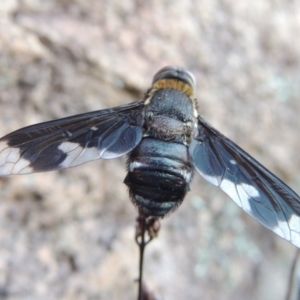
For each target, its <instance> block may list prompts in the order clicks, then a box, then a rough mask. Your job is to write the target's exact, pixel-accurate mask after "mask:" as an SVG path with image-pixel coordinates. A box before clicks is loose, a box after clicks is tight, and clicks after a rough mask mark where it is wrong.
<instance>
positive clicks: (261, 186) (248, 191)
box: [189, 116, 300, 247]
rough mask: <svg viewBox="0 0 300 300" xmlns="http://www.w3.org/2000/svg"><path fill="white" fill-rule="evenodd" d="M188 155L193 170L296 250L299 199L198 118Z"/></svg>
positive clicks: (299, 239)
mask: <svg viewBox="0 0 300 300" xmlns="http://www.w3.org/2000/svg"><path fill="white" fill-rule="evenodd" d="M189 151H190V156H191V158H192V160H193V163H194V166H195V168H196V169H197V171H198V172H199V173H200V174H201V175H202V176H203V177H204V178H205V179H206V180H207V181H209V182H210V183H212V184H214V185H216V186H218V187H219V188H221V189H222V190H223V191H224V192H225V193H226V194H227V195H228V196H229V197H230V198H231V199H232V200H233V201H234V202H235V203H236V204H237V205H239V206H240V207H241V208H243V209H244V210H245V211H246V212H247V213H248V214H249V215H251V216H252V217H253V218H255V219H256V220H257V221H259V222H260V223H261V224H263V225H264V226H266V227H267V228H269V229H271V230H272V231H274V232H275V233H276V234H278V235H279V236H281V237H282V238H284V239H286V240H288V241H290V242H291V243H293V244H294V245H296V246H297V247H300V217H299V216H300V197H299V196H298V195H297V194H296V193H295V192H294V191H293V190H292V189H290V188H289V187H288V186H287V185H286V184H285V183H283V182H282V181H281V180H280V179H279V178H277V177H276V176H275V175H274V174H272V173H271V172H270V171H268V170H267V169H266V168H264V167H263V166H262V165H261V164H260V163H259V162H257V161H256V160H255V159H254V158H252V157H251V156H250V155H249V154H247V153H246V152H245V151H243V150H242V149H241V148H240V147H239V146H237V145H236V144H235V143H233V142H232V141H230V140H229V139H228V138H226V137H225V136H223V135H222V134H221V133H220V132H218V131H217V130H215V129H214V128H213V127H211V125H209V124H208V123H207V122H206V121H205V120H203V119H202V118H201V117H200V116H199V117H198V133H197V135H196V137H195V139H194V141H193V142H192V143H191V146H190V149H189Z"/></svg>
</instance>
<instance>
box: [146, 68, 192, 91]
mask: <svg viewBox="0 0 300 300" xmlns="http://www.w3.org/2000/svg"><path fill="white" fill-rule="evenodd" d="M162 79H176V80H180V81H183V82H184V83H186V84H188V85H189V86H190V87H191V88H192V90H193V91H194V90H195V89H196V80H195V77H194V75H193V74H192V73H191V72H189V71H188V70H185V69H182V68H179V67H176V66H168V67H164V68H162V69H161V70H159V71H158V72H157V73H156V74H155V75H154V77H153V82H152V84H154V83H155V82H156V81H159V80H162Z"/></svg>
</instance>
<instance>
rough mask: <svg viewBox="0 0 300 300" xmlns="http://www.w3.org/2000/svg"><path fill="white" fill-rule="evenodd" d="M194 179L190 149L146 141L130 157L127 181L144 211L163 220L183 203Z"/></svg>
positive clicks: (180, 145)
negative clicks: (189, 154)
mask: <svg viewBox="0 0 300 300" xmlns="http://www.w3.org/2000/svg"><path fill="white" fill-rule="evenodd" d="M192 176H193V167H192V166H191V164H190V161H189V156H188V149H187V146H185V145H183V144H179V143H175V142H171V141H163V140H159V139H154V138H143V139H142V141H141V143H140V144H139V145H138V146H137V147H136V148H135V149H134V150H133V151H132V152H131V153H130V155H129V157H128V173H127V176H126V178H125V181H124V182H125V184H126V185H127V186H128V187H129V193H130V196H131V199H132V201H133V203H134V204H136V205H137V206H138V207H139V209H140V210H141V212H143V213H144V214H145V215H146V216H156V217H163V216H164V215H165V214H167V213H168V212H171V211H173V210H174V209H175V208H176V207H177V206H178V205H179V204H180V203H181V202H182V200H183V198H184V196H185V194H186V193H187V191H189V185H190V182H191V179H192Z"/></svg>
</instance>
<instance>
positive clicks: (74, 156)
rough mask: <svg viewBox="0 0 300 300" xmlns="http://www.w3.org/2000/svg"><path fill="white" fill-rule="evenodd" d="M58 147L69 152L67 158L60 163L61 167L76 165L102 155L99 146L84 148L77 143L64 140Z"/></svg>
mask: <svg viewBox="0 0 300 300" xmlns="http://www.w3.org/2000/svg"><path fill="white" fill-rule="evenodd" d="M58 149H59V150H61V151H63V152H64V153H66V154H68V155H67V157H66V159H65V160H64V161H63V162H62V163H61V164H60V165H59V166H60V167H61V168H69V167H75V166H78V165H81V164H83V163H85V162H88V161H91V160H95V159H98V158H100V157H101V155H100V152H99V150H98V149H97V148H94V147H91V148H82V147H81V146H80V145H79V144H77V143H70V142H64V143H62V144H61V145H60V146H59V147H58Z"/></svg>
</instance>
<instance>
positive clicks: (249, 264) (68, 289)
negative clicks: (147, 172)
mask: <svg viewBox="0 0 300 300" xmlns="http://www.w3.org/2000/svg"><path fill="white" fill-rule="evenodd" d="M299 15H300V4H299V1H287V0H281V1H280V0H278V1H268V0H260V1H252V2H248V1H233V0H224V1H221V0H219V1H218V0H217V1H211V0H203V1H199V2H195V1H190V0H189V1H181V2H179V1H142V0H136V1H129V0H126V1H113V0H112V1H96V0H85V1H83V0H82V1H80V0H77V1H71V0H57V1H54V0H43V1H38V0H23V1H21V0H19V1H17V0H2V1H0V135H4V134H6V133H8V132H10V131H12V130H15V129H17V128H20V127H22V126H26V125H29V124H34V123H37V122H42V121H46V120H50V119H55V118H61V117H65V116H69V115H74V114H77V113H82V112H86V111H91V110H97V109H102V108H107V107H112V106H116V105H120V104H125V103H128V102H131V101H133V100H135V99H138V98H139V97H141V96H142V95H143V93H144V92H145V91H146V90H147V88H148V87H149V85H150V84H151V80H152V76H153V75H154V73H155V72H156V71H157V70H158V69H159V68H161V67H163V66H166V65H180V66H184V67H187V68H189V69H190V70H191V71H192V72H193V73H194V75H195V77H196V79H197V83H198V90H197V97H198V101H199V108H200V112H201V114H202V115H203V116H204V117H205V118H206V119H207V120H208V121H209V122H210V123H211V124H213V125H214V126H215V127H216V128H218V129H219V130H221V131H222V132H223V133H224V134H226V135H227V136H229V137H230V138H231V139H233V140H234V141H235V142H237V143H238V144H239V145H240V146H242V147H243V148H244V149H245V150H247V151H248V152H250V153H251V154H252V155H253V156H254V157H256V158H257V159H258V160H259V161H260V162H262V163H263V164H264V165H265V166H266V167H268V168H269V169H270V170H272V171H273V172H275V173H276V174H277V175H278V176H279V177H280V178H282V179H283V180H284V181H285V182H287V183H288V184H289V185H291V186H292V187H293V188H294V189H295V190H296V191H297V192H298V193H300V187H299V183H300V171H299V170H300V156H299V148H300V138H299V131H300V118H299V113H300V101H299V99H300V84H299V83H300V46H299V41H298V36H299V32H300V18H299ZM124 163H125V158H123V159H116V160H112V161H97V162H92V163H88V164H85V165H82V166H80V167H77V168H74V169H68V170H63V171H59V172H50V173H43V174H32V175H26V176H12V177H7V178H1V179H0V299H136V284H135V283H134V279H135V278H136V276H137V269H138V264H137V263H138V250H137V247H136V245H135V243H134V239H133V237H134V225H135V223H134V220H135V217H136V211H135V208H134V207H133V206H132V205H131V203H130V201H129V199H128V195H127V190H126V187H125V186H124V184H122V181H123V179H124V177H125V168H124ZM295 251H296V250H295V247H294V246H292V245H290V244H289V243H287V242H285V241H284V240H282V239H280V238H278V237H276V236H275V235H274V234H272V233H271V232H270V231H268V230H267V229H265V228H262V226H260V225H259V224H257V223H256V222H255V221H254V220H252V219H251V218H250V217H248V216H247V215H246V214H245V213H243V212H242V211H241V210H240V209H239V208H238V207H236V205H235V204H234V203H233V202H232V201H231V200H230V199H229V198H228V197H227V196H226V195H224V194H223V193H222V192H220V191H218V190H217V189H216V188H214V187H212V186H210V185H209V184H207V183H206V182H204V180H202V179H201V178H200V176H198V175H196V176H195V179H194V183H193V185H192V191H191V192H190V193H189V195H188V196H187V197H186V199H185V201H184V203H183V204H182V206H181V207H180V208H179V209H178V211H176V212H175V213H174V214H172V215H171V216H170V217H168V218H167V219H165V220H163V222H162V229H161V231H160V235H159V238H158V239H156V240H155V241H153V242H152V243H151V244H150V245H149V247H148V248H147V251H146V264H145V273H144V276H145V280H146V282H147V284H148V287H149V288H150V289H151V290H152V291H154V293H155V295H156V296H157V297H158V299H191V300H192V299H284V295H285V293H286V289H287V284H288V274H289V268H290V265H291V262H292V258H293V256H294V253H295Z"/></svg>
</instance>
